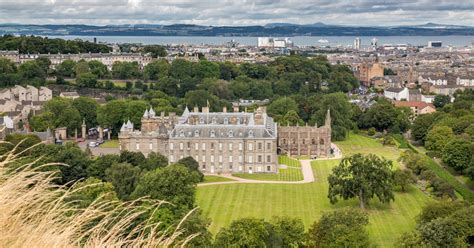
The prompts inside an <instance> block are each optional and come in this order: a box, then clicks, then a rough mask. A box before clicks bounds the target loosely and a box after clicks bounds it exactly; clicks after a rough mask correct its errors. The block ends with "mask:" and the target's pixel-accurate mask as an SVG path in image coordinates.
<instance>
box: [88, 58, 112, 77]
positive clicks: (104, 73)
mask: <svg viewBox="0 0 474 248" xmlns="http://www.w3.org/2000/svg"><path fill="white" fill-rule="evenodd" d="M89 68H90V72H91V73H92V74H94V75H95V76H96V77H97V78H107V77H108V76H109V70H108V69H107V66H106V65H104V64H103V63H102V62H100V61H98V60H92V61H89Z"/></svg>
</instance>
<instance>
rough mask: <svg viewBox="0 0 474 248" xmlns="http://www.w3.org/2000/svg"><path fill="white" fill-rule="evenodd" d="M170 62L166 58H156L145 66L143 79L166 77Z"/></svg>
mask: <svg viewBox="0 0 474 248" xmlns="http://www.w3.org/2000/svg"><path fill="white" fill-rule="evenodd" d="M169 70H170V64H169V63H168V62H167V61H166V60H156V61H153V62H151V63H149V64H148V65H146V66H145V69H144V72H143V74H144V75H145V79H150V80H161V79H164V78H166V77H168V74H169Z"/></svg>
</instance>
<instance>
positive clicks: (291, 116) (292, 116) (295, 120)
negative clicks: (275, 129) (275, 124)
mask: <svg viewBox="0 0 474 248" xmlns="http://www.w3.org/2000/svg"><path fill="white" fill-rule="evenodd" d="M302 122H303V121H302V120H301V119H300V117H299V116H298V113H296V111H294V110H290V111H288V112H287V113H286V114H285V116H283V118H282V120H281V124H282V125H285V123H286V124H287V125H291V126H296V125H300V124H304V123H302Z"/></svg>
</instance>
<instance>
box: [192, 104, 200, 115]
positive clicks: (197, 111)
mask: <svg viewBox="0 0 474 248" xmlns="http://www.w3.org/2000/svg"><path fill="white" fill-rule="evenodd" d="M193 112H194V113H199V107H198V106H197V105H195V106H194V110H193Z"/></svg>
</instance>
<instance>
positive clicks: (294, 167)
mask: <svg viewBox="0 0 474 248" xmlns="http://www.w3.org/2000/svg"><path fill="white" fill-rule="evenodd" d="M278 163H279V164H285V165H287V166H288V168H286V169H281V168H280V169H279V170H278V174H267V173H254V174H245V173H236V174H233V176H236V177H241V178H246V179H253V180H264V181H301V180H303V174H302V173H301V163H300V161H298V160H296V159H293V158H289V157H287V156H279V157H278Z"/></svg>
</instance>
